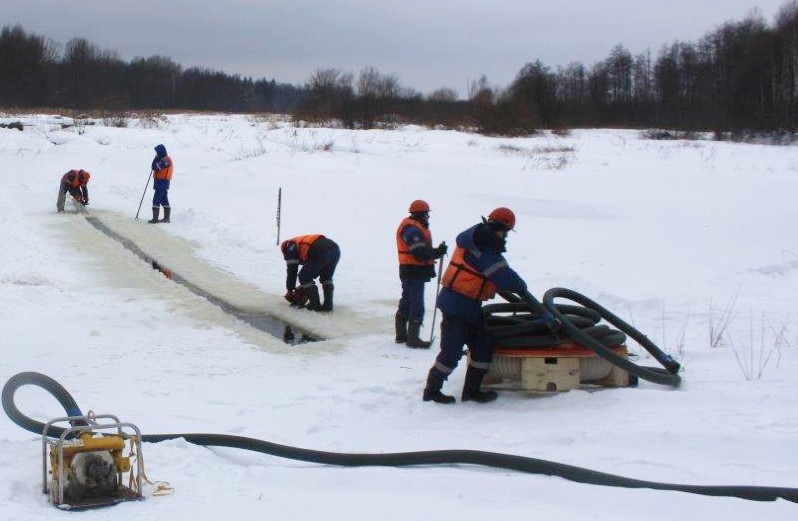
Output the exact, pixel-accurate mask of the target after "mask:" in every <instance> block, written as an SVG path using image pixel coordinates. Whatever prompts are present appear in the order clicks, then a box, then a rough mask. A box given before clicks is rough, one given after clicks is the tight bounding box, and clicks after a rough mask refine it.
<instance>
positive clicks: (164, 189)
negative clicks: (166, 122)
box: [147, 145, 174, 224]
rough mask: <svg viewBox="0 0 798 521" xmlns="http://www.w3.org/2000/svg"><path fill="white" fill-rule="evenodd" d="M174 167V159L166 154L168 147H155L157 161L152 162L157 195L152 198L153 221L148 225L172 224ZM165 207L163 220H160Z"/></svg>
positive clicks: (153, 183) (153, 185)
mask: <svg viewBox="0 0 798 521" xmlns="http://www.w3.org/2000/svg"><path fill="white" fill-rule="evenodd" d="M173 169H174V165H173V163H172V158H171V157H169V156H168V155H167V153H166V147H165V146H163V145H158V146H156V147H155V159H153V160H152V177H153V182H152V187H153V189H154V190H155V195H153V196H152V219H150V220H149V221H147V222H148V223H152V224H155V223H168V222H171V221H170V218H171V216H172V215H171V214H172V207H171V206H170V205H169V183H170V182H171V181H172V170H173ZM161 206H163V219H161V220H160V221H159V220H158V216H159V214H160V213H161Z"/></svg>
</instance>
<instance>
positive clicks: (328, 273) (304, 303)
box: [280, 234, 341, 311]
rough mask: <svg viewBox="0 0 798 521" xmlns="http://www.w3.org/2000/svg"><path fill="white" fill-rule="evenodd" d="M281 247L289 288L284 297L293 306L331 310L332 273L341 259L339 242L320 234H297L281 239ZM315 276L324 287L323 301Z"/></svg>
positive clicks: (314, 309)
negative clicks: (296, 235) (322, 300)
mask: <svg viewBox="0 0 798 521" xmlns="http://www.w3.org/2000/svg"><path fill="white" fill-rule="evenodd" d="M280 250H281V251H282V252H283V258H284V259H285V262H286V272H287V273H286V278H285V288H286V290H288V291H287V293H286V294H285V299H286V300H287V301H288V302H289V303H290V304H291V305H292V306H297V307H305V308H307V309H310V310H312V311H332V309H333V291H334V290H335V286H334V285H333V275H334V274H335V268H336V266H338V261H339V260H340V258H341V249H340V248H339V247H338V245H337V244H336V243H335V242H334V241H333V240H332V239H328V238H327V237H325V236H324V235H321V234H313V235H300V236H298V237H294V238H293V239H288V240H285V241H283V242H282V244H280ZM300 266H301V267H302V269H301V270H300V269H299V267H300ZM317 277H318V279H319V281H320V282H321V285H322V288H323V290H324V302H321V299H320V298H319V288H318V287H317V286H316V282H315V279H316V278H317ZM297 281H298V282H299V286H297Z"/></svg>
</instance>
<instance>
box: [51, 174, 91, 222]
mask: <svg viewBox="0 0 798 521" xmlns="http://www.w3.org/2000/svg"><path fill="white" fill-rule="evenodd" d="M89 178H91V174H89V173H88V172H86V171H85V170H70V171H69V172H67V173H66V174H64V175H63V176H61V183H60V184H59V186H58V201H56V203H55V208H56V210H58V213H61V212H63V211H64V202H65V201H66V194H69V195H71V196H72V197H73V198H74V199H75V202H76V203H78V204H80V205H81V206H86V205H88V204H89V188H88V186H86V185H88V184H89Z"/></svg>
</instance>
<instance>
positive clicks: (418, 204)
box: [407, 199, 429, 213]
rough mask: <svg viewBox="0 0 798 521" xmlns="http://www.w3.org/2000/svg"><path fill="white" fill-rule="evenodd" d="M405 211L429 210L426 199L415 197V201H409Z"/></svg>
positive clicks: (419, 211) (418, 211)
mask: <svg viewBox="0 0 798 521" xmlns="http://www.w3.org/2000/svg"><path fill="white" fill-rule="evenodd" d="M407 211H408V212H410V213H423V212H429V205H428V204H427V201H422V200H421V199H416V200H415V201H413V202H412V203H410V208H408V209H407Z"/></svg>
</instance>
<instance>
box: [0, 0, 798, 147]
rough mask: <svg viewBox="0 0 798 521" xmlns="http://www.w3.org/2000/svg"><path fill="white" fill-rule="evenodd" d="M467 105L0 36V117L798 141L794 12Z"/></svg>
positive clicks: (391, 79)
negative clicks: (163, 118)
mask: <svg viewBox="0 0 798 521" xmlns="http://www.w3.org/2000/svg"><path fill="white" fill-rule="evenodd" d="M468 90H469V92H468V93H467V98H466V100H459V99H458V98H459V96H458V93H457V92H456V91H454V90H452V89H448V88H441V89H438V90H436V91H434V92H432V93H430V94H428V95H426V96H424V95H421V94H420V93H418V92H416V91H415V90H413V89H411V88H406V87H404V86H402V84H401V82H400V80H399V78H398V77H397V76H396V75H386V74H382V73H381V72H380V71H378V70H377V69H376V68H374V67H367V68H364V69H363V70H362V71H360V72H359V73H358V74H357V75H355V74H352V73H348V72H344V71H341V70H340V69H336V68H328V69H318V70H316V71H314V72H313V73H312V74H311V76H310V78H309V79H308V81H307V82H306V83H305V84H304V85H301V86H296V85H292V84H288V83H280V82H278V81H276V80H275V79H271V80H267V79H264V78H261V79H257V80H253V79H252V78H249V77H242V76H241V75H238V74H235V75H229V74H225V73H222V72H219V71H214V70H210V69H204V68H198V67H192V68H188V69H183V67H182V66H181V65H180V64H178V63H176V62H174V61H172V60H171V59H170V58H167V57H164V56H151V57H149V58H143V57H136V58H134V59H132V60H130V61H124V60H121V59H120V58H119V57H118V55H117V53H116V52H115V51H107V50H101V49H100V48H98V47H97V46H96V45H94V44H93V43H91V42H89V41H88V40H86V39H85V38H82V37H75V38H73V39H71V40H70V41H69V42H67V44H66V45H65V46H64V48H63V50H61V49H60V46H59V45H58V44H56V43H54V42H53V41H52V40H49V39H46V38H44V37H42V36H39V35H36V34H32V33H29V32H27V31H26V30H25V29H23V28H22V27H21V26H19V25H14V26H5V27H3V29H2V31H0V106H3V107H7V108H12V107H16V108H20V109H24V108H45V107H52V108H56V107H58V108H68V109H75V110H106V111H130V110H154V111H166V110H212V111H223V112H266V113H279V114H291V115H293V116H294V117H295V118H297V119H302V120H305V121H312V122H327V121H331V120H335V121H336V122H338V123H340V124H342V125H343V126H345V127H348V128H372V127H374V126H377V125H385V124H393V123H401V122H414V123H422V124H428V125H445V126H450V127H476V128H478V129H479V130H480V131H482V132H485V133H496V134H527V133H530V132H534V131H535V130H536V129H539V128H554V129H565V128H578V127H620V126H623V127H634V128H646V127H655V128H670V129H676V130H712V131H715V132H722V133H726V132H729V133H732V134H734V133H744V132H762V131H765V132H788V133H794V132H795V131H796V126H797V125H796V123H798V0H789V1H788V2H786V3H785V5H784V6H783V7H782V8H781V9H780V10H779V13H778V15H777V16H776V18H775V21H774V23H773V24H772V25H771V24H768V23H766V22H765V21H764V20H763V19H762V18H761V16H758V15H751V16H749V17H748V18H746V19H744V20H742V21H739V22H727V23H725V24H723V25H721V26H719V27H718V28H716V29H714V30H712V31H710V32H708V33H707V34H706V35H705V36H704V37H703V38H701V39H700V40H698V41H696V42H679V41H675V42H674V43H672V44H669V45H665V46H663V47H662V48H661V49H660V50H659V51H658V53H657V54H656V56H653V55H652V52H651V51H650V50H647V51H645V52H643V53H640V54H637V55H632V54H631V53H630V52H629V51H628V50H627V49H626V48H625V47H624V46H623V45H622V44H618V45H617V46H616V47H615V48H613V49H612V50H611V51H610V54H609V56H608V57H607V58H606V59H604V60H602V61H599V62H597V63H595V64H593V65H592V66H589V67H587V66H585V65H583V64H582V63H579V62H573V63H570V64H567V65H558V66H557V67H556V68H555V69H552V68H550V67H549V66H547V65H546V64H544V63H542V62H541V61H539V60H534V61H530V62H529V63H527V64H525V65H523V67H522V68H521V69H520V70H519V72H518V74H517V75H516V78H515V79H514V80H513V81H512V82H511V84H510V85H508V86H506V87H493V86H491V85H490V84H489V82H488V79H487V78H486V77H485V76H483V77H482V78H480V79H479V80H477V81H474V82H472V84H471V85H470V86H469V89H468Z"/></svg>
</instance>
